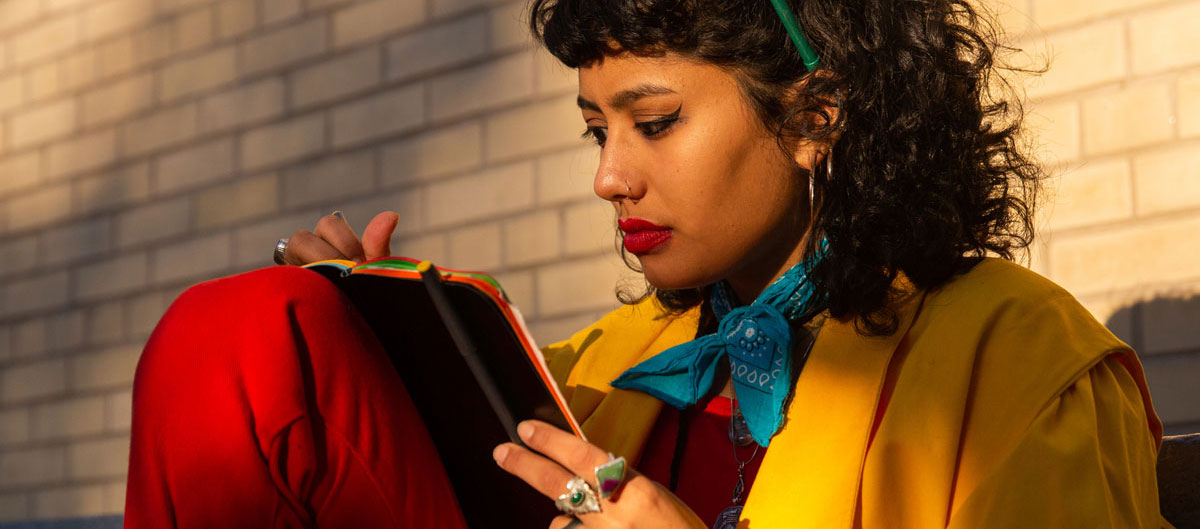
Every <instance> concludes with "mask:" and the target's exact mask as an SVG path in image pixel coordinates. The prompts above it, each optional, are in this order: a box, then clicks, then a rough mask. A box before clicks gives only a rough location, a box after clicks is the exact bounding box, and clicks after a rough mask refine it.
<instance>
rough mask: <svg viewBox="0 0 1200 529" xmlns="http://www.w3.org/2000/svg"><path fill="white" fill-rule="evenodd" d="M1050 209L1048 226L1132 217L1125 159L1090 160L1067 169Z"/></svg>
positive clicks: (1057, 182)
mask: <svg viewBox="0 0 1200 529" xmlns="http://www.w3.org/2000/svg"><path fill="white" fill-rule="evenodd" d="M1055 183H1056V184H1057V189H1056V191H1057V192H1056V193H1055V194H1054V196H1053V200H1051V201H1048V202H1049V203H1048V204H1047V205H1046V208H1045V209H1047V210H1050V211H1051V214H1050V221H1049V225H1050V226H1049V227H1050V228H1051V229H1056V230H1057V229H1063V228H1073V227H1077V226H1084V225H1088V224H1100V223H1104V222H1110V221H1115V220H1120V219H1125V218H1129V217H1131V216H1133V196H1132V190H1133V184H1132V177H1131V176H1130V172H1129V161H1128V160H1125V159H1117V160H1106V161H1098V162H1089V163H1088V164H1086V165H1084V166H1083V167H1081V168H1078V169H1074V170H1068V171H1066V172H1065V173H1064V174H1062V175H1061V176H1060V177H1059V178H1058V179H1057V181H1056V182H1055Z"/></svg>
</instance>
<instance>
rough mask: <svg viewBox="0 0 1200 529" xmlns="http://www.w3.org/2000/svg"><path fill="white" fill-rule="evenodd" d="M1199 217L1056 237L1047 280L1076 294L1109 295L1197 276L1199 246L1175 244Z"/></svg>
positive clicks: (1198, 227)
mask: <svg viewBox="0 0 1200 529" xmlns="http://www.w3.org/2000/svg"><path fill="white" fill-rule="evenodd" d="M1197 230H1200V219H1197V218H1183V219H1167V220H1162V221H1157V222H1153V223H1143V224H1138V225H1133V226H1129V227H1120V228H1114V229H1111V230H1106V231H1103V232H1097V233H1089V234H1080V235H1077V236H1073V237H1061V238H1056V240H1055V242H1054V244H1053V245H1052V246H1051V255H1050V263H1051V272H1052V273H1051V279H1053V280H1054V281H1056V282H1058V283H1059V284H1061V285H1062V286H1064V287H1066V288H1067V290H1069V291H1071V292H1072V293H1074V294H1076V295H1081V294H1089V293H1101V292H1112V291H1117V290H1123V289H1129V288H1136V287H1139V286H1141V285H1147V284H1169V283H1171V282H1178V281H1185V280H1191V279H1195V278H1197V277H1200V248H1197V247H1195V246H1193V245H1181V244H1179V241H1186V240H1190V238H1191V237H1193V234H1195V233H1197Z"/></svg>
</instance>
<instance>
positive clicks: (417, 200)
mask: <svg viewBox="0 0 1200 529" xmlns="http://www.w3.org/2000/svg"><path fill="white" fill-rule="evenodd" d="M336 204H337V206H336V207H338V208H340V209H341V210H342V213H343V214H345V216H346V220H347V221H348V222H350V225H351V226H353V227H354V230H355V233H362V229H363V228H365V227H366V225H367V222H370V220H371V219H373V218H375V216H376V215H378V214H380V213H382V212H384V211H392V212H394V213H396V214H397V215H399V216H400V220H399V222H398V223H397V225H396V231H395V232H393V234H394V235H396V236H401V237H402V236H406V235H409V234H413V233H419V232H420V231H421V229H422V228H423V227H424V222H425V221H424V215H423V213H422V212H423V209H424V208H423V207H422V203H421V192H420V191H419V190H412V191H402V192H399V193H387V194H378V193H375V194H371V195H369V198H366V199H362V200H355V201H353V202H348V203H341V202H337V203H336Z"/></svg>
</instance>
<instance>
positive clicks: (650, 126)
mask: <svg viewBox="0 0 1200 529" xmlns="http://www.w3.org/2000/svg"><path fill="white" fill-rule="evenodd" d="M681 110H683V105H680V106H679V108H677V109H675V111H674V112H672V113H670V114H668V115H666V116H663V117H661V118H658V119H655V120H653V121H644V122H642V123H637V124H635V125H634V126H635V127H637V128H638V130H639V131H641V132H642V135H643V136H645V137H647V138H653V137H655V136H658V135H659V134H662V133H663V132H666V131H667V129H669V128H671V125H674V124H675V123H676V122H677V121H679V112H680V111H681Z"/></svg>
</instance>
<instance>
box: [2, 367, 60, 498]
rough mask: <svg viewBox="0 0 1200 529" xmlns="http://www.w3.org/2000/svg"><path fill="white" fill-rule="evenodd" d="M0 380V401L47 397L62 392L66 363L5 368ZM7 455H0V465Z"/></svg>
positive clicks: (7, 480) (12, 401)
mask: <svg viewBox="0 0 1200 529" xmlns="http://www.w3.org/2000/svg"><path fill="white" fill-rule="evenodd" d="M0 381H2V382H4V384H3V385H0V401H3V402H4V403H5V404H12V403H15V402H21V401H25V400H30V399H37V398H44V397H49V396H52V395H56V394H59V393H62V391H63V389H64V387H65V381H66V364H65V363H64V362H63V361H62V360H48V361H45V362H37V363H33V364H24V365H21V366H17V367H9V368H5V369H4V370H3V371H2V372H0ZM7 455H8V453H6V454H4V456H0V467H3V466H5V465H4V463H3V462H4V457H5V456H7ZM0 474H2V472H0ZM8 477H9V478H11V477H12V476H8ZM0 483H7V484H15V483H14V482H13V481H11V480H9V479H0Z"/></svg>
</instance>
